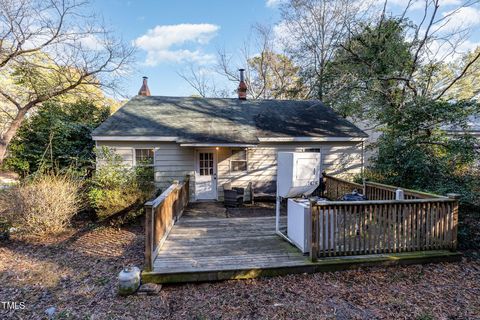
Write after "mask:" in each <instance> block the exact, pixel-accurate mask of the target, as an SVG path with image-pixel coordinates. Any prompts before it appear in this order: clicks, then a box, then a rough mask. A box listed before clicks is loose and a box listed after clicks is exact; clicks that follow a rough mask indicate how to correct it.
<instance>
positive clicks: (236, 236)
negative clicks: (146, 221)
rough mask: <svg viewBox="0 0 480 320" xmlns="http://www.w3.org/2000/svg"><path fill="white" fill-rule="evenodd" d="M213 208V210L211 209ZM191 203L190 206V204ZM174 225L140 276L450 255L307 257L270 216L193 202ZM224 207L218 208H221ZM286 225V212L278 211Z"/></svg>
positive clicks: (181, 278)
mask: <svg viewBox="0 0 480 320" xmlns="http://www.w3.org/2000/svg"><path fill="white" fill-rule="evenodd" d="M216 208H218V212H211V211H212V210H213V211H215V210H216ZM190 209H191V208H190ZM194 209H195V210H192V212H193V213H192V212H189V211H188V210H189V209H187V211H186V214H185V215H184V216H183V217H182V218H180V220H179V221H177V223H176V224H175V225H174V226H173V228H172V230H171V232H170V234H169V236H168V237H167V239H166V241H165V242H164V244H163V246H162V248H161V249H160V252H159V253H158V256H157V257H156V259H155V261H154V265H153V270H152V271H150V272H143V273H142V281H144V282H157V283H171V282H191V281H213V280H224V279H245V278H253V277H261V276H273V275H281V274H289V273H304V272H318V271H330V270H341V269H348V268H352V267H358V266H369V265H377V264H385V265H390V264H398V263H424V262H433V261H455V260H458V259H459V255H458V254H456V253H452V252H448V251H430V252H414V253H399V254H383V255H381V254H377V255H363V256H345V257H328V258H323V259H320V260H319V261H318V262H315V263H313V262H311V261H310V260H309V259H308V256H307V255H304V254H302V253H301V252H300V250H298V249H297V248H296V247H294V246H293V245H291V244H290V243H288V242H287V241H285V240H283V239H282V238H281V237H279V236H278V235H276V234H275V217H274V216H261V217H228V216H227V215H226V214H225V213H224V208H223V207H222V206H221V205H216V206H215V205H212V204H209V205H208V210H206V211H205V214H203V215H202V211H201V210H200V209H199V208H198V207H194ZM222 210H223V211H222ZM281 228H282V230H283V231H286V217H285V216H282V217H281Z"/></svg>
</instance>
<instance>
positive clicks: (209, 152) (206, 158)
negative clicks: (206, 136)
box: [195, 149, 217, 200]
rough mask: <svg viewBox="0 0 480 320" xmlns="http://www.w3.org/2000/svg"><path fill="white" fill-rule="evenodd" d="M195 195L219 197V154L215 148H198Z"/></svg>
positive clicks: (207, 198) (204, 198)
mask: <svg viewBox="0 0 480 320" xmlns="http://www.w3.org/2000/svg"><path fill="white" fill-rule="evenodd" d="M195 162H196V164H195V197H196V198H197V200H213V199H217V156H216V153H215V150H213V149H198V150H197V152H196V157H195Z"/></svg>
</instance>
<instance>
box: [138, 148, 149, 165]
mask: <svg viewBox="0 0 480 320" xmlns="http://www.w3.org/2000/svg"><path fill="white" fill-rule="evenodd" d="M135 165H137V166H153V149H135Z"/></svg>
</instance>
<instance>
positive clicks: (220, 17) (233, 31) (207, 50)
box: [93, 0, 278, 96]
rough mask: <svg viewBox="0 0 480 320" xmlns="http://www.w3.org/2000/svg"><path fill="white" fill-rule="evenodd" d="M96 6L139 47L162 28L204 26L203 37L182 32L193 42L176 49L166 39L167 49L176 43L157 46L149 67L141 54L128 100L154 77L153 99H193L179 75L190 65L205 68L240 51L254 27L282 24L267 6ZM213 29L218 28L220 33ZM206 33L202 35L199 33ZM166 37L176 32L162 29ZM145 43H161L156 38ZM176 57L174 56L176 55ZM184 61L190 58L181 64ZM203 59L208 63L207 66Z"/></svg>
mask: <svg viewBox="0 0 480 320" xmlns="http://www.w3.org/2000/svg"><path fill="white" fill-rule="evenodd" d="M247 2H248V5H247ZM93 5H94V10H95V11H96V12H97V13H99V14H100V15H102V16H103V18H104V20H105V23H106V24H107V25H108V26H110V28H112V29H113V31H114V32H115V34H116V35H117V36H122V37H123V38H124V39H125V40H127V41H134V40H135V39H138V38H140V37H142V36H144V35H146V34H148V31H149V30H152V29H154V28H155V27H157V26H176V25H179V24H198V25H200V26H197V29H199V32H198V33H199V34H192V30H191V29H192V28H190V29H189V28H188V26H186V27H184V29H183V30H182V29H180V33H181V32H182V31H183V33H184V37H183V39H192V38H193V39H194V40H185V41H184V42H180V43H176V42H175V40H176V39H165V41H166V42H168V43H172V42H173V43H172V45H171V46H167V47H165V46H162V45H160V48H159V47H158V46H157V47H156V48H155V50H154V51H155V52H156V53H157V55H156V57H154V58H153V59H150V60H151V61H150V62H149V64H147V63H146V60H147V58H148V57H147V52H146V51H145V50H143V49H141V48H139V50H138V53H137V64H136V66H135V69H136V70H135V71H134V72H133V73H132V74H131V75H129V78H128V79H127V81H126V83H125V87H126V89H127V94H128V95H129V96H133V95H135V94H136V93H137V92H138V89H139V88H140V85H141V77H142V76H143V75H146V76H148V77H149V87H150V91H151V92H152V95H168V96H185V95H190V94H194V93H195V92H194V90H193V89H192V88H191V87H190V86H189V85H188V84H187V83H186V82H185V81H184V80H183V79H181V78H180V77H179V76H178V74H177V72H178V71H181V70H182V69H185V68H186V67H187V66H188V65H189V64H190V63H195V64H201V63H206V62H208V60H209V59H210V61H211V59H212V58H213V57H214V56H215V54H216V52H217V49H218V48H221V47H225V48H226V49H227V50H228V51H234V50H238V49H239V48H240V46H241V45H242V42H243V41H245V40H246V37H247V36H248V33H249V31H250V28H251V25H252V24H254V23H256V22H261V23H273V22H275V21H277V20H278V10H276V9H275V7H268V6H267V4H266V1H265V0H254V1H253V0H249V1H225V0H223V1H221V0H209V1H198V0H197V1H194V0H176V1H147V0H137V1H133V0H132V1H127V0H95V1H94V2H93ZM202 25H203V26H202ZM212 26H214V27H216V30H215V31H213V29H215V28H212ZM202 30H203V31H204V32H203V33H202V32H200V31H202ZM162 32H164V33H172V30H168V29H167V30H165V29H163V31H162V29H161V27H160V29H159V32H158V33H157V35H158V36H159V37H160V36H161V35H159V33H162ZM189 33H190V34H189ZM176 38H182V35H181V34H179V35H177V37H176ZM146 39H147V40H149V39H150V40H159V41H160V40H161V39H159V38H158V37H157V38H155V37H154V36H151V37H150V38H148V37H147V38H146ZM162 47H165V48H162ZM161 49H165V50H161ZM185 50H188V51H189V52H190V53H189V52H186V51H185ZM159 51H160V54H158V52H159ZM166 51H168V52H166ZM172 51H173V52H174V53H175V54H173V55H171V54H170V52H172ZM178 51H181V52H180V53H179V52H178ZM183 56H185V58H183V59H180V58H181V57H183ZM203 58H204V61H205V62H202V59H203ZM175 59H177V60H175Z"/></svg>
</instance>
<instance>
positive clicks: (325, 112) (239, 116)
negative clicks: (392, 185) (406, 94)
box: [92, 96, 367, 144]
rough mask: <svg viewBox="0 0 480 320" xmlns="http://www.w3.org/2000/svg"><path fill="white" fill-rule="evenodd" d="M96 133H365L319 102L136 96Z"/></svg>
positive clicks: (219, 138) (199, 137)
mask: <svg viewBox="0 0 480 320" xmlns="http://www.w3.org/2000/svg"><path fill="white" fill-rule="evenodd" d="M92 135H93V136H157V137H162V136H163V137H179V140H178V142H182V143H186V142H191V143H195V142H197V143H199V142H200V143H253V144H254V143H258V137H366V136H367V135H366V134H365V133H364V132H363V131H361V130H360V129H358V128H357V127H356V126H354V125H353V124H352V123H350V122H349V121H347V120H345V119H344V118H342V117H340V116H339V115H338V114H337V113H335V112H334V111H333V110H332V109H330V108H328V107H325V106H324V105H323V104H322V103H320V102H318V101H296V100H246V101H241V100H239V99H220V98H195V97H160V96H149V97H144V96H136V97H134V98H133V99H131V100H130V101H129V102H127V103H126V104H125V105H124V106H123V107H122V108H120V109H119V110H118V111H117V112H116V113H115V114H113V115H112V116H111V117H110V118H108V119H107V120H106V121H105V122H104V123H102V124H101V125H100V126H99V127H98V128H97V129H95V130H94V132H93V134H92Z"/></svg>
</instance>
